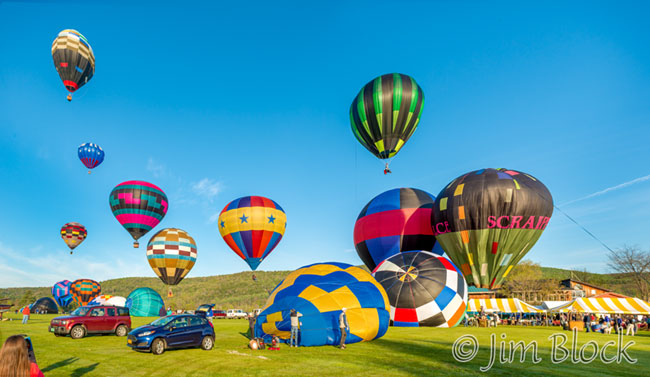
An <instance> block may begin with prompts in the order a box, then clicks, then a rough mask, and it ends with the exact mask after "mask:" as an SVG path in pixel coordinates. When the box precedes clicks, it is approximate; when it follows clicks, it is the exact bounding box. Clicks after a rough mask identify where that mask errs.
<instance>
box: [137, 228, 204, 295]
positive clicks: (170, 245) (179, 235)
mask: <svg viewBox="0 0 650 377" xmlns="http://www.w3.org/2000/svg"><path fill="white" fill-rule="evenodd" d="M147 261H149V265H150V266H151V269H153V271H154V272H155V273H156V275H158V277H159V278H160V280H162V282H163V283H165V284H167V285H170V286H171V285H177V284H178V283H180V282H181V280H183V278H184V277H185V276H186V275H187V274H188V273H189V272H190V270H192V267H194V263H195V262H196V242H195V241H194V238H192V237H191V236H190V235H189V234H187V232H186V231H184V230H182V229H176V228H167V229H163V230H161V231H159V232H158V233H156V234H154V235H153V236H152V237H151V240H149V243H148V244H147ZM167 294H168V296H169V297H172V296H173V293H172V290H171V287H169V291H168V293H167Z"/></svg>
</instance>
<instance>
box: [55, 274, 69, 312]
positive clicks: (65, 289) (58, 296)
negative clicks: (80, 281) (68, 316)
mask: <svg viewBox="0 0 650 377" xmlns="http://www.w3.org/2000/svg"><path fill="white" fill-rule="evenodd" d="M71 285H72V282H71V281H70V280H61V281H59V282H57V283H55V284H54V285H53V286H52V296H53V297H54V300H56V303H57V304H59V306H61V307H65V306H68V305H70V303H71V302H72V294H71V293H70V286H71Z"/></svg>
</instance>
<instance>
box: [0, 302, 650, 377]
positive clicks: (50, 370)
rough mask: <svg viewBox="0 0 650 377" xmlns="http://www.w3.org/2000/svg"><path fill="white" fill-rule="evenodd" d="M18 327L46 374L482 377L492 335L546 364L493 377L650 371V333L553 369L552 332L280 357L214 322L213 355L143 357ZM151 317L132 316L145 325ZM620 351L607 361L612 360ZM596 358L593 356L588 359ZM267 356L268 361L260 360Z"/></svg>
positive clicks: (394, 337) (390, 339) (109, 341)
mask: <svg viewBox="0 0 650 377" xmlns="http://www.w3.org/2000/svg"><path fill="white" fill-rule="evenodd" d="M7 317H9V318H13V319H14V320H13V321H5V322H0V341H2V342H4V339H5V338H6V337H7V336H9V335H13V334H20V333H25V334H28V335H29V336H31V338H32V341H33V343H34V348H35V352H36V358H37V361H38V365H39V366H40V368H41V369H42V370H43V371H44V372H45V375H46V376H73V377H78V376H133V377H138V376H232V375H253V376H341V375H356V376H368V375H377V376H423V375H424V376H428V375H477V376H478V375H484V373H481V372H480V371H479V368H480V367H481V366H484V365H486V364H487V362H488V356H489V343H490V334H492V333H494V334H496V335H497V342H499V341H500V340H501V334H505V335H506V341H509V340H514V341H519V340H524V341H525V342H530V341H532V340H536V341H537V342H538V344H539V353H538V355H539V357H541V358H542V360H543V361H542V362H541V363H539V364H533V363H532V361H531V357H530V352H529V353H528V357H527V360H526V362H524V363H520V362H519V358H518V354H517V358H516V361H515V362H514V363H512V364H500V363H498V362H497V363H495V365H494V367H493V368H492V369H491V370H490V374H492V375H512V376H625V375H629V376H640V375H645V374H646V372H643V371H644V370H645V371H648V370H650V332H647V331H644V332H641V333H640V334H639V335H638V336H636V337H634V338H628V337H625V338H624V343H625V342H627V341H629V340H634V341H635V342H636V344H634V345H633V346H631V348H629V355H630V356H631V357H632V358H636V359H638V362H637V364H629V363H627V362H625V361H623V362H622V363H621V364H617V363H613V364H609V365H607V364H603V363H602V362H600V361H599V360H596V361H594V362H593V363H591V364H573V363H571V361H570V360H567V361H565V362H564V363H561V364H558V365H553V364H552V363H551V361H550V358H551V357H550V347H551V342H550V340H548V339H547V338H548V337H549V336H550V335H551V334H553V333H564V334H567V335H569V336H570V335H571V333H569V332H566V331H562V330H559V329H558V328H550V329H549V328H540V327H499V328H497V329H486V328H480V329H479V328H464V327H458V328H453V329H434V328H390V329H389V331H388V334H387V335H386V336H384V337H383V338H381V339H379V340H376V341H373V342H367V343H357V344H352V345H349V346H348V348H347V349H346V350H339V349H337V348H335V347H331V346H326V347H309V348H307V347H305V348H298V349H296V348H288V347H287V346H285V345H282V346H281V350H280V351H251V350H249V349H248V348H247V344H248V340H247V338H246V337H245V336H244V334H245V332H246V330H247V325H248V323H247V321H244V320H215V330H216V333H217V342H216V345H215V348H214V349H213V350H212V351H203V350H201V349H184V350H172V351H167V352H165V353H164V354H163V355H161V356H154V355H152V354H150V353H139V352H135V351H132V350H130V349H129V348H128V347H127V346H126V338H118V337H116V336H112V335H105V336H90V337H87V338H84V339H81V340H73V339H71V338H69V337H65V338H57V337H55V336H54V335H52V334H50V333H48V332H47V325H48V324H49V321H50V319H51V318H52V317H53V315H33V316H32V319H30V321H29V323H28V324H27V325H22V324H21V322H20V318H21V317H20V316H19V315H16V314H10V315H8V316H7ZM151 319H152V318H136V317H133V325H134V327H135V326H139V325H142V324H145V323H147V322H148V321H150V320H151ZM465 334H473V335H475V336H476V337H477V339H478V341H479V344H480V349H479V351H478V354H477V356H476V357H475V358H474V359H473V360H472V361H471V362H468V363H459V362H457V361H455V360H454V359H453V357H452V351H451V350H452V344H453V343H454V341H455V340H456V339H457V338H458V337H460V336H462V335H465ZM589 340H595V341H596V342H597V343H598V344H599V345H600V346H602V345H603V344H604V343H605V342H606V341H608V340H616V336H615V335H603V334H592V333H590V334H584V333H580V334H579V341H578V344H579V345H582V344H584V343H585V342H586V341H589ZM614 353H615V347H612V348H610V349H608V353H607V355H608V356H610V355H614ZM589 354H590V352H588V355H589ZM260 357H264V358H260Z"/></svg>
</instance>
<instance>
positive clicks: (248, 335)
mask: <svg viewBox="0 0 650 377" xmlns="http://www.w3.org/2000/svg"><path fill="white" fill-rule="evenodd" d="M239 334H240V335H241V336H243V337H244V338H246V339H253V338H252V337H251V332H250V331H246V332H239Z"/></svg>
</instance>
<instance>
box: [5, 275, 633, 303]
mask: <svg viewBox="0 0 650 377" xmlns="http://www.w3.org/2000/svg"><path fill="white" fill-rule="evenodd" d="M363 268H364V269H366V268H365V267H363ZM541 269H542V274H543V277H544V278H546V279H553V280H557V281H558V282H559V281H560V280H564V279H568V278H571V277H573V278H574V279H576V280H581V281H584V282H588V283H591V284H594V285H597V286H600V287H603V288H606V289H610V290H612V291H614V292H617V293H621V294H624V295H629V296H634V286H633V283H632V280H631V279H630V278H629V277H628V276H625V275H624V274H596V273H590V272H581V271H571V270H564V269H560V268H553V267H542V268H541ZM366 270H367V269H366ZM290 272H291V271H256V272H255V275H256V276H257V281H253V279H252V272H250V271H249V272H239V273H236V274H229V275H216V276H204V277H194V278H192V277H190V278H185V279H184V280H183V281H182V282H181V283H180V284H179V285H177V286H173V287H172V290H173V293H174V296H173V297H167V288H168V287H167V286H166V285H164V284H163V283H162V282H161V281H160V280H159V279H158V278H153V277H150V278H147V277H129V278H119V279H110V280H106V281H102V282H100V283H101V285H102V294H108V295H114V296H124V297H127V296H128V295H129V293H130V292H131V291H133V290H134V289H136V288H139V287H149V288H152V289H154V290H155V291H157V292H158V293H159V294H160V295H161V296H162V298H163V299H164V300H165V305H166V306H171V307H172V308H173V309H179V308H180V309H195V308H196V307H198V306H199V305H200V304H205V303H212V304H216V306H215V309H224V310H225V309H231V308H237V309H243V310H245V311H250V310H252V309H255V308H261V307H262V306H264V303H265V302H266V299H267V297H268V295H269V293H270V292H271V291H272V290H273V289H274V288H275V287H276V286H277V285H278V284H279V283H280V282H281V281H282V280H283V279H284V278H285V277H286V276H287V275H288V274H289V273H290ZM53 283H54V282H53ZM51 294H52V293H51V287H37V288H0V298H5V297H7V298H9V302H11V303H13V304H14V305H15V306H14V308H13V310H15V309H17V308H19V307H21V306H23V305H25V304H27V303H32V302H34V301H35V300H36V299H37V298H40V297H43V296H47V297H50V296H51Z"/></svg>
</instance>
